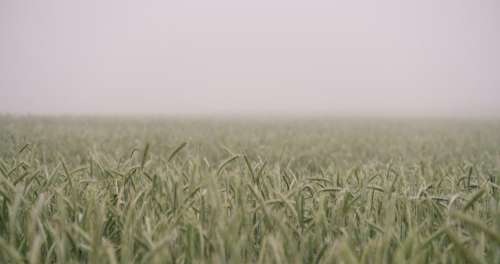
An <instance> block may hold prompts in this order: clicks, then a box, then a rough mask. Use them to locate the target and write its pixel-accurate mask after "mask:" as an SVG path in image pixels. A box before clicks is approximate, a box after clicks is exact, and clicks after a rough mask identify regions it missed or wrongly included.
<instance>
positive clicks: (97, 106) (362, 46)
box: [0, 0, 500, 116]
mask: <svg viewBox="0 0 500 264" xmlns="http://www.w3.org/2000/svg"><path fill="white" fill-rule="evenodd" d="M1 112H9V113H34V114H37V113H42V114H51V113H56V114H60V113H64V114H94V113H112V114H129V113H131V114H135V113H139V114H147V113H153V114H161V113H166V114H178V113H180V114H183V113H184V114H185V113H188V114H192V113H195V114H197V113H209V114H213V113H215V114H220V113H224V114H228V113H229V114H232V113H236V114H240V113H259V114H262V113H264V114H265V113H287V114H316V113H321V114H335V115H337V114H339V115H342V114H355V115H356V114H360V115H444V116H499V115H500V2H499V1H498V0H474V1H471V0H442V1H440V0H418V1H417V0H415V1H400V0H393V1H375V0H374V1H347V0H346V1H333V0H332V1H292V0H283V1H272V0H252V1H236V0H227V1H220V0H215V1H207V0H201V1H190V0H187V1H185V0H182V1H153V0H150V1H124V0H120V1H118V0H117V1H109V0H85V1H76V0H74V1H71V0H44V1H34V0H33V1H29V0H0V113H1Z"/></svg>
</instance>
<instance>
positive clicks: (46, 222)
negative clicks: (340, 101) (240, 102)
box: [0, 116, 500, 263]
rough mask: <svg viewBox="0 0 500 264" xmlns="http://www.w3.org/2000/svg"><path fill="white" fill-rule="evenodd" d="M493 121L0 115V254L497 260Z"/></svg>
mask: <svg viewBox="0 0 500 264" xmlns="http://www.w3.org/2000/svg"><path fill="white" fill-rule="evenodd" d="M499 176H500V122H497V121H478V120H476V121H466V120H418V119H414V120H387V119H386V120H382V119H380V120H376V119H327V118H325V119H316V120H313V119H305V118H304V119H300V120H284V119H282V120H280V119H275V120H264V119H261V120H250V119H239V120H231V119H221V118H219V119H215V118H212V119H210V118H205V119H196V118H186V119H180V118H144V119H140V118H138V117H136V118H103V117H92V118H91V117H79V118H70V117H58V118H54V117H52V118H49V117H9V116H0V263H81V262H89V263H200V262H202V263H500V220H499V219H500V210H499V199H500V196H499V191H500V190H499V188H500V186H499V183H498V179H499Z"/></svg>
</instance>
